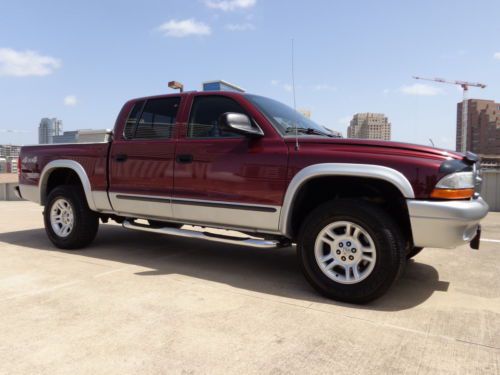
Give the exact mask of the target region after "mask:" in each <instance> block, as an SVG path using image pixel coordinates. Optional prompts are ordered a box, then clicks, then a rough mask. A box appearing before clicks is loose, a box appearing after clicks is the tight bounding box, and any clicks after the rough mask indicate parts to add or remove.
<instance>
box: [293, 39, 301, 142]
mask: <svg viewBox="0 0 500 375" xmlns="http://www.w3.org/2000/svg"><path fill="white" fill-rule="evenodd" d="M293 55H294V51H293V38H292V92H293V109H294V110H295V111H297V103H296V100H295V70H294V61H293V57H294V56H293ZM294 125H295V151H299V130H298V128H297V121H295V124H294Z"/></svg>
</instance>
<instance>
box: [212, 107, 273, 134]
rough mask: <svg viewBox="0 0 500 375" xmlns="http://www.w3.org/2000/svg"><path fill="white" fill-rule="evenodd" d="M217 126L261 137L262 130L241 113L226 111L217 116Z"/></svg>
mask: <svg viewBox="0 0 500 375" xmlns="http://www.w3.org/2000/svg"><path fill="white" fill-rule="evenodd" d="M219 128H220V129H222V130H225V131H229V132H234V133H238V134H243V135H246V136H249V137H262V136H263V135H264V132H263V131H262V129H261V128H259V127H258V126H257V125H256V124H254V123H253V122H252V120H251V119H250V117H248V116H247V115H245V114H243V113H233V112H226V113H223V114H222V115H221V116H220V118H219Z"/></svg>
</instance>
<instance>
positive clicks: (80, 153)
mask: <svg viewBox="0 0 500 375" xmlns="http://www.w3.org/2000/svg"><path fill="white" fill-rule="evenodd" d="M19 170H20V175H19V194H20V196H21V197H22V198H24V199H28V200H31V201H34V202H37V203H39V204H41V205H43V206H45V209H44V221H45V228H46V232H47V235H48V237H49V239H50V240H51V241H52V242H53V243H54V245H55V246H57V247H59V248H63V249H77V248H82V247H84V246H86V245H88V244H90V243H91V242H92V240H93V239H94V238H95V236H96V233H97V230H98V226H99V220H101V221H102V222H107V221H108V220H109V219H112V220H115V221H117V222H118V223H121V224H123V226H124V227H125V228H128V229H135V230H141V231H147V232H157V233H164V234H168V235H173V236H183V237H195V238H200V239H205V240H209V241H219V242H225V243H233V244H241V245H246V246H251V247H258V248H274V247H279V246H290V245H291V244H293V243H296V244H297V253H298V260H299V262H300V264H301V267H302V269H303V271H304V274H305V276H306V278H307V280H308V281H309V282H310V283H311V284H312V286H313V287H315V288H316V289H317V290H318V291H319V292H321V293H322V294H324V295H326V296H328V297H330V298H333V299H337V300H342V301H348V302H355V303H364V302H368V301H370V300H373V299H375V298H377V297H378V296H380V295H382V294H383V293H384V292H385V291H386V290H387V289H388V288H389V286H390V285H391V284H392V283H393V282H394V281H395V280H396V279H397V278H398V276H399V275H400V274H401V272H402V269H403V268H404V265H405V263H406V260H407V259H409V258H411V257H412V256H414V255H416V254H417V253H418V252H419V251H420V250H421V249H422V248H424V247H444V248H453V247H456V246H458V245H462V244H464V243H468V242H471V241H472V242H471V246H472V247H474V248H478V246H479V235H480V229H479V221H480V220H481V219H482V218H483V217H484V216H485V215H486V214H487V212H488V206H487V204H486V203H485V202H484V201H483V199H482V198H481V197H480V196H479V194H478V191H479V187H480V182H481V177H480V173H479V168H478V158H477V157H476V156H475V155H474V154H470V153H467V154H466V155H463V154H459V153H455V152H451V151H445V150H439V149H435V148H431V147H425V146H418V145H412V144H404V143H395V142H382V141H367V140H359V139H339V138H336V137H334V136H333V135H332V134H331V133H330V132H329V131H328V130H327V129H325V128H324V127H321V126H319V125H318V124H316V123H314V122H313V121H311V120H309V119H307V118H305V117H303V116H302V115H300V114H299V113H297V112H296V111H294V110H293V109H291V108H289V107H287V106H286V105H284V104H281V103H279V102H277V101H275V100H272V99H268V98H265V97H262V96H257V95H250V94H240V93H229V92H187V93H180V94H172V95H161V96H154V97H147V98H139V99H134V100H131V101H129V102H127V103H126V104H125V105H124V106H123V108H122V110H121V111H120V114H119V115H118V118H117V120H116V124H115V128H114V130H113V131H112V132H110V134H109V137H108V139H106V140H104V141H103V142H102V143H88V144H84V143H81V144H61V145H39V146H27V147H23V148H22V150H21V157H20V160H19ZM184 224H188V225H195V226H202V227H210V228H218V229H230V230H236V231H239V232H242V233H243V234H245V235H246V236H243V237H235V236H234V235H233V236H228V235H221V234H214V231H212V232H207V231H205V232H203V231H195V230H190V229H189V227H183V225H184ZM215 232H216V233H222V232H224V231H215ZM276 266H277V267H278V266H279V265H276Z"/></svg>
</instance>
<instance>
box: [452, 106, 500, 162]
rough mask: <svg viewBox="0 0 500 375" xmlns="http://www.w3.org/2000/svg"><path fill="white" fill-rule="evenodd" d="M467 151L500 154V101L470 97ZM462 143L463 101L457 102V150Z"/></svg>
mask: <svg viewBox="0 0 500 375" xmlns="http://www.w3.org/2000/svg"><path fill="white" fill-rule="evenodd" d="M467 117H468V118H467V151H472V152H474V153H476V154H481V156H483V159H484V158H485V156H495V155H496V156H499V155H500V103H495V102H494V101H493V100H482V99H469V101H468V105H467ZM461 144H462V102H460V103H458V104H457V138H456V150H457V151H460V149H461V147H460V145H461Z"/></svg>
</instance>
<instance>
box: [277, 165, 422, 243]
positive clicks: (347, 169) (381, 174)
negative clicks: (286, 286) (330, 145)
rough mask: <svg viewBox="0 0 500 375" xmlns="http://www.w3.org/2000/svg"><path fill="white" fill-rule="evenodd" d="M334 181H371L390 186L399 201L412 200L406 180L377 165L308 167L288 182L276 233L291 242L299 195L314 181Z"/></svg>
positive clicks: (395, 171) (413, 194) (401, 175)
mask: <svg viewBox="0 0 500 375" xmlns="http://www.w3.org/2000/svg"><path fill="white" fill-rule="evenodd" d="M328 177H331V178H333V177H336V178H350V179H359V180H370V181H374V182H380V183H383V184H385V185H386V186H390V187H392V188H393V189H394V191H397V192H398V193H399V194H400V195H401V197H402V198H404V199H412V198H415V193H414V191H413V187H412V186H411V184H410V182H409V181H408V179H407V178H406V177H405V176H404V175H403V174H402V173H401V172H399V171H397V170H395V169H393V168H388V167H384V166H379V165H370V164H350V163H324V164H315V165H311V166H308V167H306V168H304V169H302V170H300V171H299V172H298V173H297V174H296V175H295V176H294V177H293V179H292V180H291V181H290V184H289V185H288V189H287V191H286V193H285V198H284V201H283V206H282V209H281V213H280V220H279V231H280V233H281V234H282V235H284V236H286V237H288V238H293V237H294V228H293V225H292V221H293V215H294V206H295V204H296V202H297V198H298V197H300V194H301V192H303V191H304V189H305V188H306V187H307V186H308V185H309V184H310V183H312V182H313V181H318V179H321V178H328Z"/></svg>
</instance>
